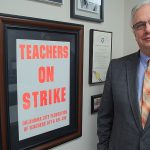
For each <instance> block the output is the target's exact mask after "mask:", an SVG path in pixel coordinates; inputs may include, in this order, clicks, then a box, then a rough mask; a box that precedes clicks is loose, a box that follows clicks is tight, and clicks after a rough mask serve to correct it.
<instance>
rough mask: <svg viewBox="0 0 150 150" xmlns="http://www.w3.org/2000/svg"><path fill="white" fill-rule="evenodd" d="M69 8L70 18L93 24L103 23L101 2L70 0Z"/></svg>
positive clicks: (100, 0)
mask: <svg viewBox="0 0 150 150" xmlns="http://www.w3.org/2000/svg"><path fill="white" fill-rule="evenodd" d="M70 7H71V11H70V16H71V17H72V18H77V19H82V20H87V21H93V22H103V21H104V10H103V9H104V1H103V0H94V1H93V0H71V1H70Z"/></svg>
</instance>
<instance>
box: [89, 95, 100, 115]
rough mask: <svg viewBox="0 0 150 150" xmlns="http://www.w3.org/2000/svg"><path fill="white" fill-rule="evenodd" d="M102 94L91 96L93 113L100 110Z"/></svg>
mask: <svg viewBox="0 0 150 150" xmlns="http://www.w3.org/2000/svg"><path fill="white" fill-rule="evenodd" d="M101 98H102V94H97V95H93V96H91V114H94V113H96V112H98V110H99V107H100V103H101Z"/></svg>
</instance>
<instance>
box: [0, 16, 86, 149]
mask: <svg viewBox="0 0 150 150" xmlns="http://www.w3.org/2000/svg"><path fill="white" fill-rule="evenodd" d="M83 31H84V28H83V25H79V24H68V23H65V22H56V21H50V20H44V19H36V18H27V17H20V16H12V15H5V14H0V71H1V75H0V82H1V85H0V93H1V94H0V95H1V97H0V116H1V135H2V136H1V137H2V149H10V150H21V149H36V150H37V149H38V150H43V149H49V148H51V147H54V146H56V145H59V144H62V143H64V142H67V141H69V140H73V139H74V138H77V137H80V136H81V135H82V82H83V71H82V70H83V66H82V64H83V63H82V62H83Z"/></svg>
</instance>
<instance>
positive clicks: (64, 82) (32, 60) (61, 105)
mask: <svg viewBox="0 0 150 150" xmlns="http://www.w3.org/2000/svg"><path fill="white" fill-rule="evenodd" d="M16 48H17V53H16V55H17V56H16V60H17V101H18V127H19V140H24V139H27V138H30V137H33V136H36V135H39V134H42V133H46V132H49V131H52V130H55V129H58V128H61V127H64V126H67V125H69V123H70V122H69V121H70V120H69V118H70V116H69V111H70V107H69V106H70V97H69V95H70V94H69V92H70V43H69V42H64V41H43V40H29V39H17V41H16Z"/></svg>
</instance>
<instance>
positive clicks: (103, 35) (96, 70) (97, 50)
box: [89, 29, 112, 85]
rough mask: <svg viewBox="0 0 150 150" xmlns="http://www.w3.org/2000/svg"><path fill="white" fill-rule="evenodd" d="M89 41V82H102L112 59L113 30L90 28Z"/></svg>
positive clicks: (94, 83) (92, 83)
mask: <svg viewBox="0 0 150 150" xmlns="http://www.w3.org/2000/svg"><path fill="white" fill-rule="evenodd" d="M89 41H90V42H89V84H90V85H97V84H102V83H104V82H105V79H106V73H107V69H108V66H109V63H110V61H111V59H112V32H111V31H102V30H97V29H90V36H89Z"/></svg>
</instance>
